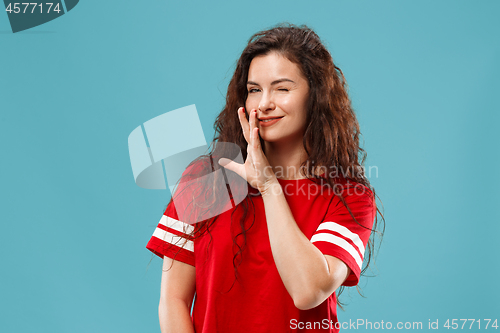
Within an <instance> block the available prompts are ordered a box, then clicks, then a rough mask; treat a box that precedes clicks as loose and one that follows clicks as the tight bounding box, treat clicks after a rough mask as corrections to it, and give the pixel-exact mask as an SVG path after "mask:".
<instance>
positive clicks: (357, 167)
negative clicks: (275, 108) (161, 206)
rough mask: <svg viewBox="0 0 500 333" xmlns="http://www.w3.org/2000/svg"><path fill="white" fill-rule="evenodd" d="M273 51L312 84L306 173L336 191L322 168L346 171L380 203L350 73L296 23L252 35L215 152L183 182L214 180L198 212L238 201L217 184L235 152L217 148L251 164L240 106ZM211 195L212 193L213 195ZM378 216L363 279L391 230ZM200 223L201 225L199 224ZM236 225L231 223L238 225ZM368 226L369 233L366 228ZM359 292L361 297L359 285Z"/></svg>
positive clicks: (206, 228)
mask: <svg viewBox="0 0 500 333" xmlns="http://www.w3.org/2000/svg"><path fill="white" fill-rule="evenodd" d="M270 52H277V53H278V54H280V55H282V56H284V57H286V58H287V59H288V60H290V61H291V62H293V63H295V64H297V65H298V66H299V68H300V70H301V71H302V73H303V74H304V76H305V77H306V78H307V80H308V82H309V88H310V90H309V99H308V104H307V120H306V122H307V127H306V129H305V133H304V137H303V146H304V149H305V150H306V152H307V155H308V159H307V161H305V162H304V163H302V165H301V170H303V172H305V176H306V177H307V178H309V179H311V180H313V181H315V182H317V183H319V182H321V183H322V184H323V185H327V186H330V187H331V188H336V187H335V185H336V184H337V181H338V178H337V177H335V176H332V175H331V174H330V173H328V172H327V173H325V176H324V177H319V176H317V174H318V173H317V172H316V170H317V169H316V168H322V169H323V170H324V169H325V168H326V169H327V170H331V169H335V170H341V171H342V176H343V178H345V179H346V180H349V181H353V182H356V183H358V184H360V185H362V186H364V187H366V188H367V189H368V190H369V191H368V192H369V193H370V195H371V197H372V200H373V201H375V197H378V196H376V194H375V190H374V188H373V187H372V186H371V185H370V183H369V181H368V179H367V178H366V176H365V173H364V168H363V165H364V161H365V159H366V152H365V151H364V150H363V148H361V147H360V145H359V136H360V130H359V123H358V121H357V118H356V115H355V113H354V110H353V108H352V106H351V101H350V99H349V96H348V92H347V90H348V87H347V83H346V80H345V77H344V74H343V73H342V71H341V70H340V68H338V67H337V66H336V65H335V64H334V63H333V59H332V56H331V54H330V52H329V51H328V50H327V49H326V47H325V46H324V45H323V43H322V42H321V40H320V38H319V37H318V35H317V34H316V33H315V32H314V31H313V30H312V29H311V28H309V27H307V26H306V25H300V26H296V25H294V24H290V23H280V24H278V25H276V26H274V27H272V28H270V29H268V30H264V31H260V32H257V33H255V34H254V35H252V36H251V37H250V39H249V40H248V44H247V46H246V47H245V49H244V50H243V52H242V54H241V56H240V58H239V60H238V62H237V64H236V69H235V71H234V74H233V76H232V78H231V81H230V82H229V86H228V89H227V95H226V104H225V106H224V108H223V110H222V111H221V112H220V114H219V115H218V116H217V118H216V120H215V123H214V129H215V136H214V139H213V141H212V143H211V148H210V151H209V152H208V153H207V154H206V155H202V156H200V157H198V158H197V159H195V160H194V161H193V162H191V164H190V166H193V165H195V163H197V162H200V161H202V163H201V164H200V163H198V165H202V166H203V167H202V168H201V169H198V171H197V172H189V174H185V175H184V179H182V181H187V180H189V179H196V177H200V176H202V175H209V174H212V175H214V176H213V179H212V180H213V182H207V181H206V178H205V181H204V182H203V184H201V183H200V184H201V186H202V187H203V188H202V189H201V191H199V192H198V193H203V194H204V199H203V200H205V201H204V202H205V203H206V204H204V205H200V204H194V205H197V206H198V207H201V206H203V207H204V208H206V207H212V209H213V205H215V203H216V201H217V200H216V198H217V197H219V196H218V195H217V193H218V192H217V191H218V190H219V191H220V190H224V191H229V193H230V196H231V198H233V197H234V195H233V194H232V193H231V188H230V187H229V186H227V187H225V188H223V189H220V188H219V189H218V190H217V186H215V185H214V184H215V183H216V182H217V181H219V180H220V179H219V180H218V179H217V178H218V177H219V178H220V177H222V176H220V175H221V174H222V175H223V176H224V177H225V178H227V172H228V171H227V170H225V169H224V168H223V167H221V166H220V165H219V164H218V163H217V161H218V160H219V158H220V157H222V156H225V157H228V156H232V157H234V155H235V154H234V152H228V149H227V148H223V147H222V146H220V145H217V143H223V142H229V143H233V144H235V145H236V146H238V147H239V148H240V152H241V153H242V155H243V159H246V154H247V142H246V140H245V138H244V136H243V132H242V129H241V124H240V121H239V119H238V115H237V110H238V108H239V107H241V106H244V105H245V101H246V99H247V96H248V91H247V80H248V70H249V67H250V63H251V62H252V59H254V58H255V57H257V56H263V55H267V54H269V53H270ZM247 117H248V115H247ZM260 140H261V147H263V149H264V147H265V145H264V142H263V140H262V138H261V139H260ZM264 153H265V151H264ZM214 161H215V162H214ZM217 170H220V171H222V172H221V173H218V175H217V173H215V172H214V171H217ZM186 178H189V179H186ZM226 180H227V179H226ZM248 189H249V191H248V193H247V195H246V197H245V199H244V200H243V201H242V202H241V207H242V209H243V211H244V213H243V216H242V218H241V220H240V221H239V223H240V227H241V230H242V231H241V232H240V233H238V234H237V235H236V236H235V237H234V239H233V244H234V245H235V246H237V247H238V251H237V252H236V253H234V256H233V267H234V273H235V281H236V280H237V279H238V273H237V268H238V266H239V265H240V264H241V262H242V259H241V254H242V251H243V249H244V247H245V245H246V232H247V231H248V230H249V229H250V228H251V227H252V225H253V222H254V221H252V223H251V224H250V226H248V228H245V221H246V217H247V214H248V210H249V205H253V202H252V200H250V196H252V195H255V191H252V188H250V187H249V188H248ZM190 191H192V188H190ZM233 191H234V189H233ZM207 193H209V194H208V195H207ZM176 194H177V193H176ZM336 195H337V196H339V198H340V199H341V201H342V202H343V204H344V205H345V206H346V207H347V209H348V211H349V213H350V214H351V216H352V218H353V219H354V221H356V223H358V221H357V220H356V218H355V217H354V215H353V214H352V212H351V210H350V209H349V207H348V206H347V204H346V202H345V200H344V198H343V197H342V195H341V194H340V193H336ZM207 198H209V199H207ZM173 199H174V196H172V198H171V200H170V202H169V205H170V204H171V203H172V201H173ZM198 202H200V201H198ZM205 212H206V211H205ZM377 213H378V214H380V216H381V218H382V220H383V221H384V223H382V226H383V227H382V231H378V230H377V229H378V228H377V227H378V215H377V214H376V217H375V222H374V224H373V229H371V230H372V231H374V232H373V233H372V234H371V237H370V239H369V241H368V244H367V255H365V259H366V260H365V265H364V268H363V269H362V271H361V274H362V275H364V273H365V271H366V270H367V269H368V266H369V264H370V261H371V259H372V256H373V254H374V243H375V234H378V235H380V240H381V239H382V235H383V233H384V230H385V219H384V216H383V214H382V212H381V211H380V209H379V208H378V206H377ZM254 218H255V216H254ZM195 220H196V221H200V220H199V219H195ZM215 220H216V216H213V217H211V218H208V219H205V220H203V221H201V222H198V223H196V225H195V228H194V230H193V231H192V232H191V233H189V236H188V237H186V238H184V239H185V240H186V241H187V240H188V239H190V240H194V239H196V238H197V237H201V236H202V235H204V234H205V233H209V234H210V227H211V225H212V224H213V223H214V222H215ZM232 221H233V220H231V223H233V222H232ZM358 224H359V223H358ZM360 225H361V224H360ZM363 227H364V228H366V226H363ZM240 236H242V237H243V245H242V246H241V245H239V244H238V242H237V238H238V237H240ZM210 237H211V236H210ZM210 241H212V238H210ZM238 256H240V260H239V261H238V262H237V258H238ZM233 285H234V282H233ZM231 288H232V286H231ZM343 289H344V286H342V287H341V288H340V289H339V292H338V294H337V296H338V295H340V294H341V293H342V291H343ZM357 289H358V292H360V294H361V290H360V289H359V287H358V286H357ZM337 304H338V305H339V307H340V308H343V307H342V305H343V303H342V302H340V300H339V298H338V297H337Z"/></svg>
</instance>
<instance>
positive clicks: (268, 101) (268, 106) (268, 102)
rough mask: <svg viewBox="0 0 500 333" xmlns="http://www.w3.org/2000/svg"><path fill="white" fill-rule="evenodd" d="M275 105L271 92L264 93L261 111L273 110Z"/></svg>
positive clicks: (260, 105)
mask: <svg viewBox="0 0 500 333" xmlns="http://www.w3.org/2000/svg"><path fill="white" fill-rule="evenodd" d="M274 107H275V105H274V102H273V101H272V97H271V95H270V94H269V93H263V94H262V98H261V99H260V102H259V110H260V111H261V112H265V111H268V110H273V109H274Z"/></svg>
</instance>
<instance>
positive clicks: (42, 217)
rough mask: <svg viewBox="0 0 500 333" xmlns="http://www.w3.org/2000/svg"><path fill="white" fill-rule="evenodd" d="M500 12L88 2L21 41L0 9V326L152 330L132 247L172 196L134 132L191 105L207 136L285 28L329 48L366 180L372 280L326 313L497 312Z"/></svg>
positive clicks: (401, 316)
mask: <svg viewBox="0 0 500 333" xmlns="http://www.w3.org/2000/svg"><path fill="white" fill-rule="evenodd" d="M499 13H500V2H498V1H476V2H473V1H456V0H453V1H439V2H437V1H423V0H419V1H412V2H409V1H406V2H403V1H373V0H371V1H353V2H349V3H348V2H347V1H307V2H306V1H274V2H271V3H268V2H264V1H251V2H238V3H235V2H232V1H213V2H207V1H184V2H180V1H177V2H172V1H154V2H148V4H147V5H146V4H145V3H143V2H136V1H134V2H132V1H131V2H126V1H95V0H94V1H90V0H88V1H81V2H80V3H79V4H78V5H77V6H76V7H75V8H74V9H73V10H72V11H71V12H70V13H68V14H66V15H63V16H62V17H60V18H58V19H56V20H54V21H51V22H48V23H46V24H44V25H41V26H39V27H36V28H33V29H30V30H27V31H25V32H20V33H16V34H12V32H11V30H10V26H9V22H8V19H7V14H6V13H3V14H2V13H0V62H1V69H0V124H1V131H0V147H1V152H2V158H1V160H2V163H1V173H0V184H1V185H0V186H1V201H0V202H1V210H0V214H1V215H0V219H1V232H0V253H1V275H0V276H1V277H0V279H1V283H0V295H1V296H0V331H2V332H33V331H37V332H74V333H76V332H90V331H92V332H122V333H124V332H159V324H158V301H159V291H160V276H161V260H160V259H159V258H156V257H155V258H154V259H153V260H152V261H151V263H150V260H151V258H152V255H151V253H150V252H149V251H147V250H146V249H145V245H146V243H147V241H148V240H149V238H150V237H151V235H152V233H153V231H154V228H155V227H156V224H157V223H158V220H159V218H160V217H161V215H162V213H163V209H164V207H165V205H166V203H167V201H168V199H169V197H170V194H169V192H168V191H167V190H163V191H161V190H145V189H142V188H139V187H138V186H137V185H135V183H134V179H133V176H132V170H131V166H130V160H129V156H128V147H127V137H128V135H129V133H130V132H131V131H132V130H133V129H134V128H136V127H137V126H139V125H140V124H142V123H144V122H145V121H147V120H149V119H151V118H153V117H155V116H158V115H160V114H163V113H165V112H168V111H170V110H174V109H177V108H180V107H183V106H186V105H190V104H196V107H197V109H198V113H199V116H200V119H201V123H202V126H203V130H204V133H205V137H206V139H207V141H208V142H209V141H211V139H212V138H213V128H212V125H213V121H214V120H215V117H216V115H217V114H218V113H219V112H220V110H221V109H222V106H223V103H224V94H225V91H226V87H227V84H228V82H229V79H230V77H231V75H232V71H233V70H234V65H235V62H236V60H237V58H238V56H239V54H240V52H241V51H242V50H243V48H244V46H245V44H246V41H247V40H248V38H249V37H250V36H251V34H253V33H254V32H257V31H259V30H262V29H264V28H267V27H269V26H271V25H274V24H276V23H278V22H281V21H289V22H292V23H295V24H302V23H305V24H308V25H309V26H310V27H312V28H313V29H315V30H316V32H317V33H318V34H319V35H320V37H321V38H322V39H323V40H324V41H325V44H326V45H327V47H328V48H329V49H330V51H331V53H332V55H333V58H334V61H335V62H336V64H337V65H338V66H339V67H340V68H341V69H342V70H343V72H344V74H345V76H346V79H347V82H348V84H349V86H350V96H351V98H352V100H353V105H354V108H355V110H356V112H357V115H358V117H359V121H360V125H361V131H362V133H363V138H364V140H365V143H364V147H365V149H366V150H367V152H368V159H367V163H366V164H367V165H371V166H377V168H378V177H376V176H375V175H373V174H372V176H371V178H370V181H371V182H372V184H373V185H374V186H375V188H376V190H377V193H378V195H379V196H380V198H381V199H382V202H383V204H384V207H385V217H386V222H387V229H386V234H385V237H384V240H383V243H382V246H381V249H380V252H379V253H378V257H377V261H376V268H375V266H374V270H373V272H372V274H376V275H377V276H376V277H375V278H365V279H362V280H361V283H360V286H361V287H362V289H363V292H364V294H365V296H366V297H367V298H362V297H360V296H359V295H358V294H357V292H356V289H355V288H351V289H350V290H349V291H347V290H346V291H345V292H344V294H343V295H344V296H343V300H344V301H346V302H348V303H349V305H348V306H347V308H346V312H342V311H340V310H339V320H340V321H341V322H344V321H349V319H351V320H356V319H358V318H361V319H366V320H370V321H372V322H380V321H382V320H383V321H384V322H387V321H391V322H392V323H393V324H394V325H395V324H396V323H397V322H398V321H401V322H406V321H410V322H414V321H420V322H422V323H423V324H424V328H427V325H428V320H429V319H430V320H432V321H435V320H436V319H439V326H440V327H441V329H440V330H443V331H446V329H443V328H442V325H443V324H444V321H445V320H446V319H448V318H449V319H453V318H457V319H459V318H471V319H472V318H475V319H480V318H499V317H500V315H499V313H500V311H499V310H500V306H499V298H500V292H499V285H498V275H499V273H500V269H499V250H498V246H497V238H498V234H499V231H500V229H499V222H500V213H499V210H498V207H499V204H500V195H499V191H498V189H499V187H500V183H499V175H498V170H499V164H500V154H499V143H500V142H499V139H498V134H497V128H498V125H499V120H500V119H499V118H500V117H499V110H498V102H497V97H496V95H498V92H499V91H500V83H499V80H498V77H499V75H500V65H499V64H500V61H499V60H500V45H499V42H498V36H499V33H500V24H499V23H498V15H499ZM148 264H149V265H148ZM499 319H500V318H499ZM481 325H483V323H481ZM467 327H468V326H467Z"/></svg>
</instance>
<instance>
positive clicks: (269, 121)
mask: <svg viewBox="0 0 500 333" xmlns="http://www.w3.org/2000/svg"><path fill="white" fill-rule="evenodd" d="M281 118H283V117H276V118H267V119H263V120H260V119H259V125H260V126H264V127H267V126H271V125H274V124H276V123H277V122H278V121H279V120H280V119H281Z"/></svg>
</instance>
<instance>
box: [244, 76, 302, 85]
mask: <svg viewBox="0 0 500 333" xmlns="http://www.w3.org/2000/svg"><path fill="white" fill-rule="evenodd" d="M284 81H285V82H292V83H295V82H294V81H292V80H290V79H287V78H281V79H277V80H274V81H273V82H271V85H275V84H278V83H281V82H284ZM247 84H254V85H256V86H258V85H259V84H258V83H256V82H253V81H247Z"/></svg>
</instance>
